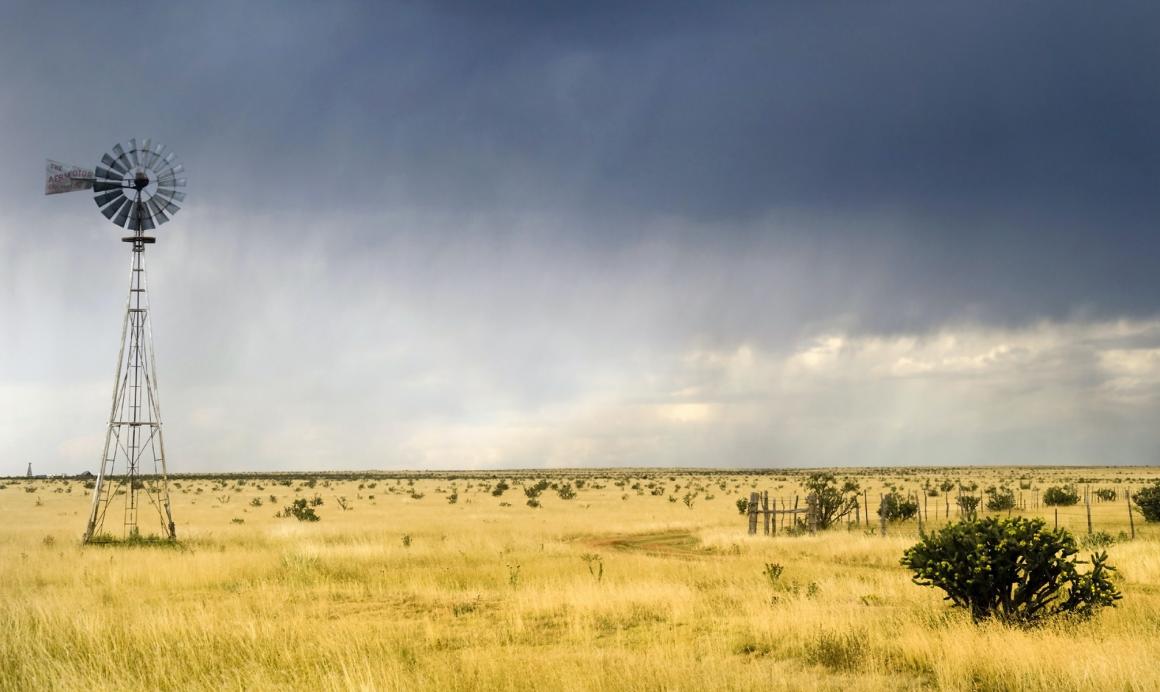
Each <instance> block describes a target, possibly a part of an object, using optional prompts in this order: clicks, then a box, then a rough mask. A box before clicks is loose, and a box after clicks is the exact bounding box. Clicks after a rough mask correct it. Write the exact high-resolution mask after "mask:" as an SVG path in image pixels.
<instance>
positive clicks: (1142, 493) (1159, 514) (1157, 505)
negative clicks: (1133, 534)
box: [1132, 481, 1160, 521]
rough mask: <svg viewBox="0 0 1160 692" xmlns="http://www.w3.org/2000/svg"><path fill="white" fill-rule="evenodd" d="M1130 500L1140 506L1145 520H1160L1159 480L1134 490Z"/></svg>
mask: <svg viewBox="0 0 1160 692" xmlns="http://www.w3.org/2000/svg"><path fill="white" fill-rule="evenodd" d="M1132 502H1135V503H1136V506H1137V507H1139V508H1140V514H1143V515H1144V520H1145V521H1160V481H1156V482H1155V483H1153V484H1152V485H1149V486H1146V487H1144V488H1141V489H1140V490H1138V491H1136V493H1135V494H1134V495H1132Z"/></svg>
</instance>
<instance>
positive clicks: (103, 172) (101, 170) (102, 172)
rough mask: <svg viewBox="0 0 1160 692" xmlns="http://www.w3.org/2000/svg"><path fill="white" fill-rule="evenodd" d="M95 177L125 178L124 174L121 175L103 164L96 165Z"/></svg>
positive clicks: (107, 178)
mask: <svg viewBox="0 0 1160 692" xmlns="http://www.w3.org/2000/svg"><path fill="white" fill-rule="evenodd" d="M95 177H97V178H104V179H105V180H116V181H121V180H124V179H125V176H123V175H121V174H120V173H117V172H115V171H113V170H110V169H108V168H105V167H104V166H97V170H96V174H95Z"/></svg>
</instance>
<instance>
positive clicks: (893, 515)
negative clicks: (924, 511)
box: [878, 491, 918, 521]
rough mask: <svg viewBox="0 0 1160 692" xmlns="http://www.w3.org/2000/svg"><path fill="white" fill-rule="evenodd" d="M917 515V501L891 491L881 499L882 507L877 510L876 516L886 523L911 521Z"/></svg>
mask: <svg viewBox="0 0 1160 692" xmlns="http://www.w3.org/2000/svg"><path fill="white" fill-rule="evenodd" d="M917 514H918V501H917V500H913V499H911V498H909V497H904V496H903V495H902V494H901V493H899V492H898V491H892V492H889V493H887V494H886V495H884V496H883V497H882V506H881V507H879V508H878V516H880V517H884V518H885V519H886V520H887V521H905V520H906V519H913V518H914V517H915V515H917Z"/></svg>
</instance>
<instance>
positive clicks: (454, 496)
mask: <svg viewBox="0 0 1160 692" xmlns="http://www.w3.org/2000/svg"><path fill="white" fill-rule="evenodd" d="M456 502H459V491H458V490H452V491H451V494H450V495H448V496H447V504H449V505H453V504H455V503H456Z"/></svg>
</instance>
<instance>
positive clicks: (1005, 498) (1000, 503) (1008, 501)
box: [987, 485, 1015, 512]
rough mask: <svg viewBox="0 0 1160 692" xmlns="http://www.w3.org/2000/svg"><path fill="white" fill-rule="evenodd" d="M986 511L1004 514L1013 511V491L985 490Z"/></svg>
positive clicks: (1002, 489)
mask: <svg viewBox="0 0 1160 692" xmlns="http://www.w3.org/2000/svg"><path fill="white" fill-rule="evenodd" d="M987 509H988V510H989V511H991V512H1004V511H1007V510H1011V509H1015V491H1014V490H1011V489H1010V488H996V487H995V486H993V485H992V486H991V487H990V488H987Z"/></svg>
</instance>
